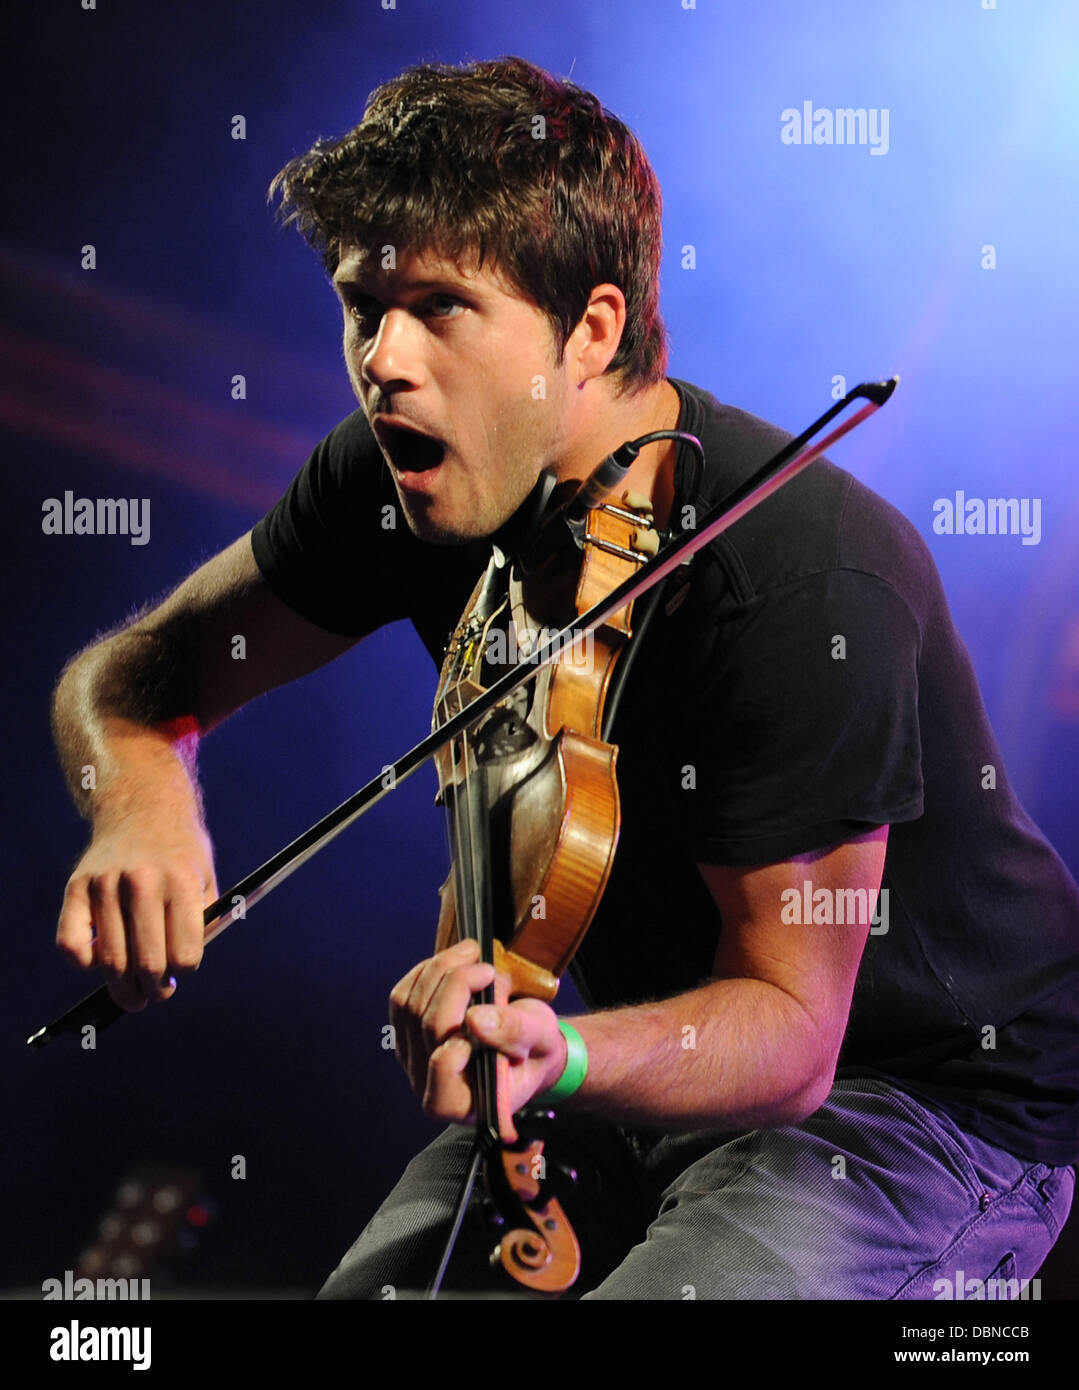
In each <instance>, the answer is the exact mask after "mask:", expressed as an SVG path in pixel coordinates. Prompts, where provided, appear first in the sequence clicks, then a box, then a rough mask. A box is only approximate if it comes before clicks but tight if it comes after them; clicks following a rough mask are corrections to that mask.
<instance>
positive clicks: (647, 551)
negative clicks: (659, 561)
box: [629, 530, 659, 555]
mask: <svg viewBox="0 0 1079 1390" xmlns="http://www.w3.org/2000/svg"><path fill="white" fill-rule="evenodd" d="M629 543H630V546H631V547H632V548H633V549H634V550H636V551H637V553H638V554H639V555H655V554H657V553H658V551H659V533H658V532H656V531H651V530H649V531H634V533H633V535H632V536H630V538H629Z"/></svg>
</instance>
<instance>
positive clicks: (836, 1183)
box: [319, 1077, 1075, 1300]
mask: <svg viewBox="0 0 1079 1390" xmlns="http://www.w3.org/2000/svg"><path fill="white" fill-rule="evenodd" d="M559 1140H561V1142H562V1144H563V1145H564V1147H565V1150H566V1155H567V1157H570V1158H571V1161H572V1164H573V1166H574V1167H575V1168H576V1169H577V1171H578V1172H579V1174H580V1183H579V1189H578V1197H579V1200H578V1201H576V1202H575V1203H574V1204H573V1205H572V1208H569V1207H568V1214H569V1216H570V1220H571V1222H572V1223H573V1225H574V1227H575V1229H576V1231H577V1235H578V1238H579V1240H580V1242H581V1247H582V1252H583V1265H582V1271H581V1277H580V1279H579V1280H578V1282H577V1284H576V1286H575V1287H574V1289H573V1290H572V1291H571V1293H570V1294H569V1295H566V1296H567V1297H572V1298H585V1299H649V1300H652V1299H678V1300H680V1299H692V1298H708V1299H720V1298H722V1299H747V1300H748V1299H851V1298H854V1299H947V1298H952V1299H954V1298H966V1299H969V1298H988V1299H1006V1298H1017V1297H1020V1298H1029V1299H1032V1298H1037V1297H1039V1296H1040V1289H1039V1287H1038V1285H1037V1284H1036V1283H1025V1282H1024V1281H1030V1280H1033V1279H1034V1276H1035V1275H1036V1274H1037V1271H1038V1269H1039V1267H1040V1266H1041V1264H1042V1262H1043V1260H1044V1259H1045V1256H1046V1255H1047V1254H1048V1252H1049V1250H1050V1249H1051V1248H1052V1245H1053V1242H1054V1241H1055V1240H1056V1238H1057V1236H1058V1235H1059V1233H1060V1230H1061V1227H1062V1226H1063V1224H1064V1222H1065V1220H1066V1219H1067V1215H1068V1211H1069V1209H1070V1207H1071V1200H1072V1192H1073V1188H1074V1184H1075V1170H1074V1169H1072V1168H1061V1167H1051V1166H1049V1165H1047V1164H1044V1163H1033V1162H1031V1161H1030V1160H1028V1159H1021V1158H1016V1157H1015V1156H1014V1155H1012V1154H1010V1153H1007V1152H1005V1151H1004V1150H1002V1149H999V1148H997V1147H996V1146H994V1145H992V1144H989V1143H986V1142H985V1141H984V1140H981V1139H978V1138H976V1137H974V1136H973V1135H970V1134H967V1133H964V1132H962V1131H960V1129H959V1128H958V1127H957V1126H956V1124H955V1123H954V1122H953V1121H952V1120H951V1119H949V1118H948V1117H947V1116H946V1115H944V1114H943V1113H942V1112H940V1111H938V1110H936V1109H930V1108H928V1107H927V1106H925V1105H923V1104H922V1103H921V1102H919V1101H916V1100H914V1099H913V1098H912V1097H910V1096H908V1095H907V1094H906V1093H905V1092H903V1091H900V1090H898V1089H897V1088H896V1087H894V1086H891V1085H888V1084H887V1083H885V1082H882V1081H878V1080H875V1079H872V1080H871V1079H868V1078H864V1077H863V1078H854V1079H846V1080H843V1081H839V1082H837V1083H836V1085H835V1087H834V1088H833V1090H832V1093H831V1095H830V1096H829V1098H828V1100H827V1102H826V1103H825V1104H824V1105H823V1106H822V1107H821V1108H820V1109H819V1110H817V1111H816V1112H815V1113H814V1114H813V1115H811V1116H810V1117H809V1118H808V1119H807V1120H804V1121H803V1122H802V1123H801V1124H797V1125H786V1126H784V1127H782V1128H779V1129H760V1130H754V1131H752V1132H750V1133H746V1134H736V1135H732V1134H729V1133H710V1134H700V1133H696V1134H689V1135H677V1136H662V1135H651V1136H645V1135H643V1134H641V1133H628V1132H626V1131H623V1130H621V1129H619V1128H617V1127H616V1126H613V1125H606V1124H596V1123H585V1122H582V1121H574V1120H572V1119H569V1120H561V1121H559V1123H558V1126H557V1128H556V1131H555V1134H554V1136H553V1137H552V1141H551V1143H550V1145H549V1146H548V1152H549V1153H550V1154H551V1155H552V1157H553V1158H554V1159H557V1158H558V1152H557V1150H558V1142H557V1141H559ZM471 1146H472V1132H471V1130H467V1129H463V1128H461V1127H460V1126H456V1125H455V1126H451V1127H450V1128H449V1129H448V1130H446V1131H445V1132H444V1133H443V1134H442V1135H441V1136H440V1137H439V1138H438V1139H436V1140H435V1142H434V1143H433V1144H431V1145H429V1146H428V1147H427V1148H426V1149H424V1150H423V1152H422V1153H420V1154H419V1155H418V1156H417V1157H416V1158H415V1159H413V1160H412V1162H411V1163H410V1164H409V1165H408V1167H407V1169H406V1170H405V1172H404V1175H403V1176H402V1178H401V1181H400V1182H399V1183H398V1184H397V1186H396V1187H395V1188H394V1190H393V1191H392V1192H391V1193H390V1196H389V1197H388V1198H387V1199H386V1201H385V1202H384V1203H383V1205H382V1206H381V1207H380V1208H379V1210H378V1211H377V1212H376V1213H375V1216H374V1217H373V1218H372V1220H371V1221H370V1223H369V1224H368V1226H367V1228H366V1229H365V1230H364V1232H363V1233H362V1235H361V1236H360V1237H359V1239H358V1240H357V1241H356V1243H355V1244H354V1245H353V1246H352V1248H351V1249H350V1250H349V1251H348V1253H347V1254H346V1255H345V1257H344V1259H343V1260H342V1261H341V1263H340V1264H339V1265H338V1267H337V1269H336V1270H334V1272H333V1274H331V1275H330V1277H329V1279H328V1280H327V1281H326V1284H325V1286H324V1287H323V1289H322V1291H321V1293H320V1294H319V1297H320V1298H350V1299H385V1298H398V1297H400V1298H408V1297H417V1296H419V1295H420V1294H421V1293H422V1291H423V1290H424V1289H425V1288H426V1286H427V1285H428V1284H429V1282H430V1280H431V1277H432V1275H433V1274H434V1271H435V1269H436V1268H437V1266H438V1262H439V1259H440V1256H441V1252H442V1247H443V1246H444V1244H445V1240H446V1235H447V1232H448V1227H449V1224H450V1220H451V1216H452V1212H453V1209H454V1206H455V1204H456V1200H457V1196H458V1192H459V1189H460V1184H461V1179H462V1176H463V1174H464V1171H465V1168H466V1166H467V1163H468V1159H469V1156H470V1152H471ZM494 1243H495V1241H494V1239H493V1238H492V1237H491V1236H490V1235H489V1234H488V1233H487V1232H486V1231H485V1230H484V1229H483V1228H482V1227H481V1226H480V1223H478V1222H472V1221H470V1220H466V1222H465V1225H464V1227H463V1229H462V1232H461V1236H460V1238H459V1241H458V1245H457V1248H456V1251H455V1254H454V1258H453V1260H452V1261H451V1264H450V1268H449V1271H448V1274H447V1278H446V1280H445V1282H444V1284H443V1288H444V1289H445V1290H448V1291H450V1290H452V1291H458V1292H460V1291H469V1292H472V1293H476V1294H478V1293H480V1292H481V1291H485V1290H486V1291H492V1292H497V1291H499V1290H501V1289H503V1288H505V1287H507V1286H506V1284H505V1280H504V1276H502V1275H501V1274H500V1273H492V1270H491V1267H490V1263H489V1254H490V1251H491V1248H492V1246H493V1244H494Z"/></svg>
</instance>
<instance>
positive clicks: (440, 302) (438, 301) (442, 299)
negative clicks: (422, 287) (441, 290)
mask: <svg viewBox="0 0 1079 1390" xmlns="http://www.w3.org/2000/svg"><path fill="white" fill-rule="evenodd" d="M464 307H465V306H464V305H463V304H462V303H461V301H460V300H459V299H455V298H454V297H453V295H452V294H433V295H432V296H431V298H430V299H429V300H428V301H427V308H428V309H429V310H431V311H432V315H433V317H434V318H436V319H448V318H455V317H456V315H455V314H454V313H453V310H454V309H463V308H464Z"/></svg>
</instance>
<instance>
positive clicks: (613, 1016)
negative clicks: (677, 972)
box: [559, 979, 834, 1131]
mask: <svg viewBox="0 0 1079 1390" xmlns="http://www.w3.org/2000/svg"><path fill="white" fill-rule="evenodd" d="M572 1022H573V1025H574V1027H575V1028H576V1029H577V1030H578V1032H579V1033H580V1034H581V1037H582V1038H583V1039H584V1042H585V1045H586V1046H587V1048H588V1075H587V1077H586V1078H585V1081H584V1083H583V1085H582V1086H581V1088H580V1090H579V1091H577V1093H576V1094H575V1095H573V1096H571V1097H570V1098H568V1099H567V1100H564V1101H561V1102H559V1105H560V1107H561V1108H564V1109H565V1111H566V1112H567V1113H589V1114H596V1115H602V1116H604V1117H606V1118H608V1119H611V1120H615V1121H616V1122H619V1123H624V1124H639V1125H645V1126H655V1127H657V1128H661V1129H666V1130H675V1131H678V1130H693V1129H730V1130H732V1131H733V1130H746V1129H756V1128H760V1127H762V1126H765V1125H778V1124H784V1123H790V1122H792V1121H794V1120H797V1119H800V1118H803V1117H804V1116H805V1115H807V1114H810V1113H812V1111H813V1110H815V1109H816V1108H817V1107H818V1106H819V1105H820V1104H822V1103H823V1101H824V1098H825V1095H826V1094H827V1090H828V1088H829V1085H830V1082H831V1074H830V1069H831V1065H832V1064H833V1063H834V1058H832V1057H830V1056H826V1055H824V1049H823V1048H822V1045H821V1042H820V1039H819V1037H818V1035H817V1032H816V1029H815V1028H814V1026H813V1023H812V1021H811V1019H810V1018H809V1016H808V1015H807V1014H806V1012H805V1011H804V1010H803V1009H802V1007H801V1006H800V1005H799V1004H798V1003H797V1002H796V1001H795V1000H794V999H793V998H792V997H791V996H790V995H789V994H786V993H785V992H784V991H783V990H781V989H779V988H777V987H776V986H775V985H771V984H767V983H765V982H764V981H761V980H753V979H730V980H715V981H712V982H711V983H709V984H707V985H705V986H702V987H701V988H700V989H696V990H693V991H691V992H689V993H686V994H681V995H678V996H676V997H675V998H673V999H668V1000H664V1001H662V1002H660V1003H654V1004H640V1005H635V1006H633V1007H631V1008H626V1009H617V1010H613V1011H610V1012H602V1013H594V1014H587V1015H584V1016H583V1017H580V1018H574V1019H573V1020H572Z"/></svg>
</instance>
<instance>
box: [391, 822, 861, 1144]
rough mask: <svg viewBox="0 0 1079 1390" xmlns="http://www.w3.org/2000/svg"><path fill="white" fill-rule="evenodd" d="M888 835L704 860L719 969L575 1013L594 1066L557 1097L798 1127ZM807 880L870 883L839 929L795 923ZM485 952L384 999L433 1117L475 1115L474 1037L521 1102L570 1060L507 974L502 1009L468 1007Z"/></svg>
mask: <svg viewBox="0 0 1079 1390" xmlns="http://www.w3.org/2000/svg"><path fill="white" fill-rule="evenodd" d="M887 839H888V827H887V826H882V827H880V828H879V829H877V830H874V831H872V832H870V833H869V834H867V835H863V836H859V837H858V838H856V839H854V840H851V841H849V842H847V843H844V844H840V845H836V846H833V847H832V848H830V849H828V850H822V851H820V852H818V853H815V854H808V855H800V856H797V857H796V858H794V859H792V860H790V861H787V862H784V863H780V864H770V865H766V866H764V867H761V868H751V869H746V868H717V867H713V866H709V865H701V866H700V871H701V874H702V876H703V877H704V879H705V882H706V883H707V884H708V886H709V888H710V889H711V892H712V895H713V897H714V898H715V900H716V904H717V906H718V907H719V909H720V912H721V913H722V916H723V931H722V935H721V938H720V946H719V950H718V952H717V955H716V959H715V963H714V967H713V976H714V978H713V980H711V981H710V982H708V983H706V984H703V985H701V986H700V987H699V988H698V989H695V990H689V991H687V992H686V993H684V994H680V995H677V996H676V997H675V998H673V999H666V1000H662V1001H660V1002H658V1003H654V1004H639V1005H634V1006H632V1007H629V1008H622V1009H613V1010H608V1011H604V1012H600V1013H593V1014H586V1015H584V1016H583V1017H581V1018H575V1019H574V1020H573V1023H574V1025H575V1026H576V1027H577V1029H578V1030H579V1032H580V1034H581V1036H582V1038H583V1039H584V1041H585V1045H586V1047H587V1049H588V1074H587V1077H586V1078H585V1081H584V1084H583V1085H582V1086H581V1088H580V1090H578V1091H577V1092H576V1094H575V1095H573V1096H571V1097H569V1098H568V1099H565V1100H562V1101H560V1102H559V1105H560V1107H562V1108H564V1109H565V1110H566V1111H567V1112H585V1113H593V1114H598V1115H603V1116H605V1117H607V1118H608V1119H611V1120H614V1121H616V1122H619V1123H624V1124H634V1123H635V1124H642V1125H654V1126H656V1127H658V1128H662V1129H665V1130H672V1131H677V1130H696V1129H717V1130H719V1129H723V1130H729V1131H732V1132H734V1131H740V1130H747V1129H755V1128H759V1127H761V1126H764V1125H781V1124H788V1123H794V1122H796V1121H798V1120H799V1119H802V1118H804V1117H805V1116H806V1115H809V1114H811V1113H812V1112H813V1111H814V1110H816V1109H817V1108H818V1107H819V1106H820V1105H821V1104H823V1102H824V1100H825V1098H826V1097H827V1095H828V1092H829V1090H830V1089H831V1086H832V1082H833V1079H834V1075H835V1067H836V1062H837V1059H838V1056H839V1050H840V1047H841V1046H842V1042H843V1035H844V1033H845V1031H846V1027H847V1020H848V1017H849V1014H850V1005H851V998H852V995H853V991H854V982H855V979H856V977H857V974H858V966H859V962H860V961H861V957H862V951H863V949H864V946H865V941H866V937H867V936H868V931H869V920H868V919H869V916H870V915H871V913H872V908H873V905H874V904H875V902H876V895H877V890H878V889H879V887H880V881H881V876H882V873H883V869H884V857H885V850H886V846H887ZM805 880H811V881H812V884H813V889H814V892H815V893H816V892H817V891H819V890H820V889H824V890H825V891H826V892H827V893H828V894H829V895H831V896H832V901H833V902H835V901H837V898H836V896H835V895H836V894H838V893H839V892H840V891H842V890H854V892H855V893H857V892H858V890H863V893H864V897H863V898H862V902H863V903H864V904H865V907H866V908H867V909H868V910H867V911H866V912H865V913H864V914H861V915H859V918H858V921H857V922H856V923H850V922H849V920H848V922H847V924H845V925H825V924H824V923H819V924H818V923H814V922H810V923H806V924H801V923H800V922H793V921H791V920H790V916H791V915H792V914H791V913H786V914H785V912H784V909H785V907H788V906H789V904H790V902H791V898H790V896H788V898H786V899H785V898H784V896H783V895H784V893H788V894H789V893H790V890H794V891H795V893H796V894H797V896H798V899H799V900H801V898H802V892H803V882H804V881H805ZM818 901H819V899H818ZM785 916H786V920H785ZM844 916H845V917H848V918H849V913H846V912H845V913H844ZM833 918H834V919H837V918H838V914H837V913H833ZM863 918H864V920H863ZM478 954H479V953H478V948H477V947H476V943H475V942H473V941H466V942H460V943H458V944H457V945H456V946H454V947H452V948H451V949H450V950H448V951H445V952H441V953H440V954H439V955H438V956H435V957H434V958H433V959H432V960H430V961H424V962H422V963H421V964H420V965H418V966H416V967H415V968H414V969H413V970H412V971H410V972H409V974H408V975H406V976H405V977H404V979H403V980H402V981H400V983H399V984H398V985H397V986H396V988H395V989H394V991H393V993H392V994H391V996H390V1016H391V1020H392V1021H393V1023H394V1025H395V1027H396V1029H397V1040H398V1055H399V1056H400V1058H401V1061H402V1063H403V1065H404V1067H405V1069H406V1071H407V1072H408V1073H409V1077H410V1079H411V1082H412V1085H413V1087H414V1089H415V1090H416V1092H417V1094H419V1095H420V1096H421V1097H422V1098H423V1101H424V1108H425V1109H426V1111H427V1113H428V1114H430V1115H432V1116H434V1117H436V1118H439V1119H445V1120H463V1119H465V1118H466V1117H467V1116H468V1115H469V1113H470V1111H471V1106H472V1095H471V1091H470V1089H469V1084H468V1076H467V1071H466V1069H467V1066H468V1063H469V1060H470V1057H471V1052H472V1046H471V1040H472V1039H474V1040H475V1041H478V1042H482V1043H486V1044H487V1045H488V1046H491V1047H495V1048H497V1049H498V1050H499V1051H500V1052H502V1053H503V1054H505V1056H506V1057H507V1058H508V1059H509V1085H510V1090H511V1104H512V1107H513V1109H514V1110H516V1109H518V1108H519V1107H520V1106H522V1105H524V1104H525V1103H526V1102H527V1101H528V1100H529V1099H531V1097H532V1096H534V1095H536V1094H538V1093H540V1092H542V1091H544V1090H545V1089H547V1088H548V1087H549V1086H551V1085H552V1084H553V1082H554V1081H555V1080H556V1079H557V1078H558V1077H559V1076H560V1075H561V1073H562V1070H563V1067H564V1066H565V1061H566V1044H565V1041H564V1039H563V1038H562V1035H561V1033H560V1032H559V1031H558V1019H557V1016H556V1015H555V1013H554V1011H553V1010H552V1009H550V1008H549V1007H548V1005H546V1004H543V1003H541V1002H540V1001H538V1000H534V999H520V1000H516V1001H514V1002H512V1003H507V999H506V986H507V982H506V981H505V980H504V979H500V980H499V981H496V982H495V983H496V995H497V999H498V1007H492V1006H472V1002H471V1001H472V993H473V991H475V990H477V989H481V988H482V987H483V986H485V985H487V984H489V983H491V980H492V977H493V975H494V969H493V967H492V966H489V965H485V964H482V963H480V962H479V959H478Z"/></svg>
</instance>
